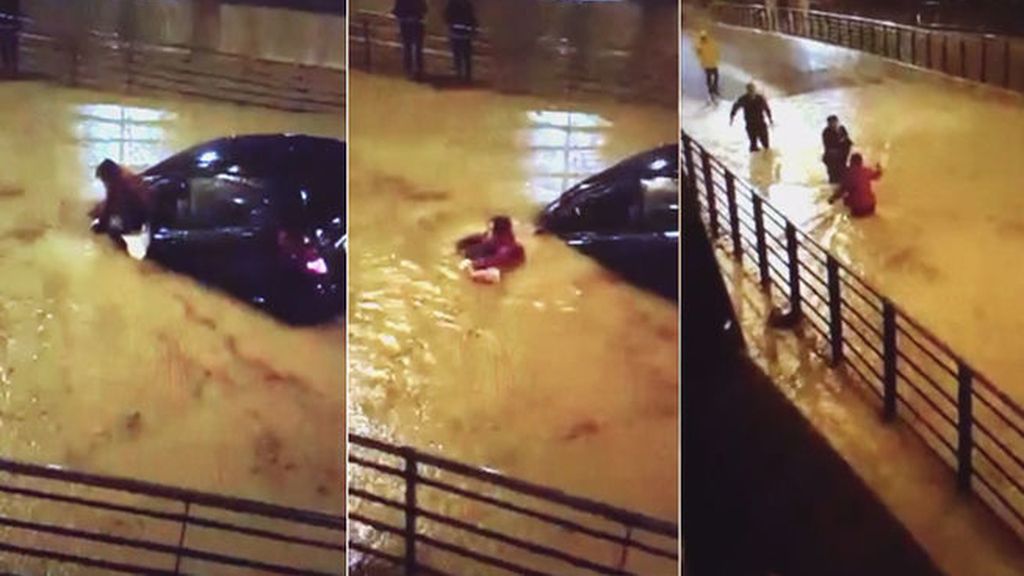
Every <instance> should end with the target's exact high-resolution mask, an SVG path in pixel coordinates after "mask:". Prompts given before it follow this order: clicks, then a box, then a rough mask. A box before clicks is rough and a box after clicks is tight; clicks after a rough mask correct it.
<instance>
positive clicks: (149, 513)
mask: <svg viewBox="0 0 1024 576" xmlns="http://www.w3.org/2000/svg"><path fill="white" fill-rule="evenodd" d="M0 492H3V493H6V494H16V495H19V496H27V497H30V498H38V499H41V500H47V501H51V502H63V503H66V504H75V505H79V506H84V507H87V508H93V509H100V510H107V511H110V512H123V513H125V514H132V515H135V516H144V517H148V518H154V519H158V520H166V521H168V522H173V523H176V524H180V523H182V522H185V523H187V524H189V525H192V526H202V527H204V528H213V529H217V530H223V531H227V532H234V533H238V534H246V535H248V536H256V537H260V538H266V539H268V540H278V541H280V542H288V543H291V544H302V545H305V546H311V547H316V548H323V549H326V550H341V551H344V549H345V546H344V544H331V543H328V542H322V541H319V540H312V539H307V538H300V537H298V536H288V535H284V534H278V533H276V532H271V531H269V530H263V529H260V528H249V527H247V526H239V525H237V524H232V523H229V522H223V521H220V520H210V519H208V518H204V517H202V516H196V515H185V514H180V513H176V512H162V511H159V510H148V509H145V508H138V507H135V506H127V505H124V504H113V503H110V502H103V501H100V500H92V499H89V498H82V497H78V496H67V495H64V494H55V493H52V492H46V491H43V490H35V489H32V488H18V487H14V486H5V485H0ZM336 531H337V532H339V533H341V534H344V530H343V529H338V530H336Z"/></svg>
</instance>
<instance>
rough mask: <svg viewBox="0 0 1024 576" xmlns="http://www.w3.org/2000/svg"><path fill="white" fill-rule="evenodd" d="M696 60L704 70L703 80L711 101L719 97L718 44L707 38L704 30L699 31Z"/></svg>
mask: <svg viewBox="0 0 1024 576" xmlns="http://www.w3.org/2000/svg"><path fill="white" fill-rule="evenodd" d="M696 49H697V58H698V59H699V60H700V67H701V68H703V69H704V79H705V80H706V81H707V85H708V98H710V99H711V100H712V101H714V100H715V99H717V98H719V97H721V94H720V93H719V92H718V43H717V42H715V41H714V40H713V39H712V38H710V37H708V33H707V31H706V30H701V31H700V36H699V37H698V38H697V48H696Z"/></svg>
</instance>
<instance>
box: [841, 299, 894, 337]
mask: <svg viewBox="0 0 1024 576" xmlns="http://www.w3.org/2000/svg"><path fill="white" fill-rule="evenodd" d="M839 304H840V306H842V308H843V310H846V311H847V312H849V313H850V314H852V315H853V317H854V318H856V319H857V320H858V321H860V326H861V327H863V328H864V329H865V330H867V331H868V332H871V333H872V334H873V335H874V336H875V337H876V338H878V339H881V338H882V336H883V334H882V333H881V332H882V331H881V330H880V329H879V328H878V327H876V326H875V324H874V323H873V322H871V321H870V320H868V319H867V318H865V317H864V315H863V313H861V311H860V310H858V309H857V308H856V307H854V306H850V304H849V301H848V300H841V301H840V302H839ZM879 320H882V319H881V318H879ZM843 322H844V323H848V324H851V325H852V324H853V322H851V321H850V320H849V317H844V318H843Z"/></svg>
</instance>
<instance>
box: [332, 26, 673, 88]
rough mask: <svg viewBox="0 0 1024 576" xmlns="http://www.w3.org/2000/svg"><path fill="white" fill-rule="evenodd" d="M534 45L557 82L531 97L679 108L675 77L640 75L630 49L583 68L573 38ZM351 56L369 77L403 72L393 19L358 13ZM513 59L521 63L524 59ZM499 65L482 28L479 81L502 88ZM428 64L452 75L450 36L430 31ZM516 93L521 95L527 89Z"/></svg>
mask: <svg viewBox="0 0 1024 576" xmlns="http://www.w3.org/2000/svg"><path fill="white" fill-rule="evenodd" d="M535 44H536V46H538V47H539V49H540V50H541V51H542V53H543V54H544V58H543V65H544V67H545V69H546V70H549V71H550V74H549V75H548V76H550V77H552V78H551V79H549V80H546V81H543V82H540V81H538V82H537V83H535V84H534V85H532V86H529V87H528V88H529V91H531V92H535V93H541V94H548V93H558V94H560V95H566V96H569V97H575V96H588V95H596V96H612V97H614V98H618V99H622V100H640V101H651V102H654V103H658V104H663V105H671V106H673V107H674V106H675V105H676V99H677V96H678V95H677V91H678V88H677V87H675V85H674V80H675V77H672V78H666V77H665V75H663V74H656V73H647V74H641V73H640V71H641V67H638V66H636V63H635V62H632V61H631V58H630V54H629V52H628V51H627V50H619V49H614V48H603V49H595V50H593V51H592V52H591V53H590V56H591V57H590V58H588V59H587V63H585V64H584V63H583V62H582V59H581V58H580V56H581V55H582V53H581V51H580V49H579V47H577V46H575V45H573V44H572V43H571V42H570V41H568V39H565V38H555V37H551V36H541V37H539V38H537V39H536V42H535ZM349 54H350V60H349V61H350V62H351V65H352V66H353V67H354V68H358V69H362V70H366V71H370V72H374V71H385V72H388V73H399V72H401V70H402V42H401V38H400V37H399V33H398V25H397V24H396V23H395V20H394V18H392V17H391V16H390V15H388V14H382V13H379V12H373V11H368V10H359V11H357V12H356V13H354V14H353V15H352V21H351V24H350V27H349ZM514 57H515V58H520V59H521V58H522V55H521V54H517V55H516V56H514ZM499 64H500V62H499V56H498V55H497V54H496V50H495V48H494V45H493V42H492V38H491V35H490V34H489V32H488V30H487V29H486V28H480V29H479V30H478V33H477V35H476V36H475V37H474V40H473V77H474V82H475V83H478V84H481V85H484V86H490V87H497V84H499V79H498V77H497V76H498V73H499V70H498V68H499ZM423 65H424V69H425V71H426V72H427V73H428V75H429V74H430V73H435V74H436V73H437V72H438V71H440V70H443V71H445V72H446V73H447V71H449V70H451V68H452V64H451V53H450V48H449V41H448V37H447V36H444V35H441V34H437V33H433V32H431V31H430V30H429V29H428V30H427V32H426V34H425V36H424V42H423ZM673 65H674V63H673ZM669 80H671V81H669ZM514 88H515V89H516V90H519V89H521V88H522V87H519V86H517V87H514Z"/></svg>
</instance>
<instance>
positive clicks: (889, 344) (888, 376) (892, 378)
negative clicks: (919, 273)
mask: <svg viewBox="0 0 1024 576" xmlns="http://www.w3.org/2000/svg"><path fill="white" fill-rule="evenodd" d="M882 355H883V356H884V358H883V362H884V366H883V374H882V376H883V378H884V380H883V382H882V401H883V405H882V417H883V418H884V419H885V420H886V421H891V420H892V419H893V418H895V417H896V360H897V358H899V351H898V350H897V349H896V307H895V306H893V305H892V302H889V300H888V299H885V300H883V301H882Z"/></svg>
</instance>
